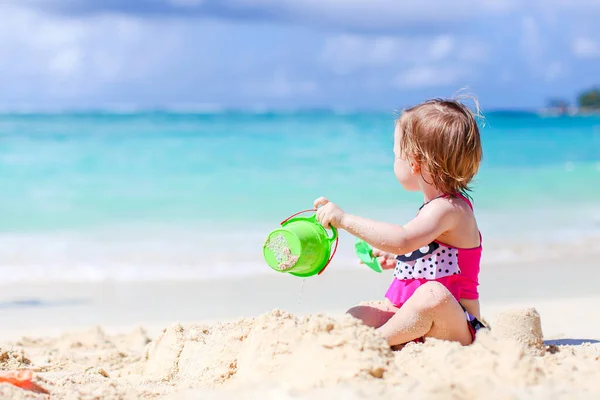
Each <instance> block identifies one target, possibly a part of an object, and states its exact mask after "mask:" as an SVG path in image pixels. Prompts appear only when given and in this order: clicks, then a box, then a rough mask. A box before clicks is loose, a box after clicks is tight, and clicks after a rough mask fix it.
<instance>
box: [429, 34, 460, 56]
mask: <svg viewBox="0 0 600 400" xmlns="http://www.w3.org/2000/svg"><path fill="white" fill-rule="evenodd" d="M454 46H455V43H454V38H453V37H451V36H448V35H442V36H438V37H437V38H435V39H434V40H433V42H432V43H431V45H430V46H429V56H430V57H431V59H433V60H443V59H444V58H446V57H448V56H449V55H450V53H451V52H452V50H453V49H454Z"/></svg>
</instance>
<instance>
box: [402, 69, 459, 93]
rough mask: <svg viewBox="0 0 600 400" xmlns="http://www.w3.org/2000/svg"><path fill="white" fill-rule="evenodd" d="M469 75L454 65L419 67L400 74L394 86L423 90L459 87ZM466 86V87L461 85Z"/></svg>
mask: <svg viewBox="0 0 600 400" xmlns="http://www.w3.org/2000/svg"><path fill="white" fill-rule="evenodd" d="M468 75H469V73H468V71H466V70H465V69H464V68H461V67H458V66H452V65H443V66H430V65H424V66H418V67H414V68H410V69H408V70H406V71H403V72H401V73H399V74H398V75H397V76H396V78H395V79H394V81H393V82H394V85H395V86H396V87H398V88H401V89H421V88H431V87H441V86H451V85H457V84H461V83H464V82H461V80H464V79H466V78H467V76H468ZM461 86H464V85H461Z"/></svg>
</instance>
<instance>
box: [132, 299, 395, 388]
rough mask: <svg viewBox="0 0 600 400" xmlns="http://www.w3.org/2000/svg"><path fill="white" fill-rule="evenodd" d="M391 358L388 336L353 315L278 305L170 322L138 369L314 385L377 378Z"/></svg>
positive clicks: (208, 381) (160, 374)
mask: <svg viewBox="0 0 600 400" xmlns="http://www.w3.org/2000/svg"><path fill="white" fill-rule="evenodd" d="M392 365H393V354H392V352H391V351H390V349H389V346H388V345H387V343H386V342H385V340H383V338H381V337H380V336H379V335H378V334H377V333H376V332H375V330H373V329H370V328H367V327H366V326H364V325H362V324H361V323H360V322H359V321H358V320H356V319H354V318H352V317H350V316H344V317H342V318H338V319H334V318H332V317H327V316H323V315H313V316H310V317H306V318H298V317H296V316H294V315H292V314H289V313H287V312H284V311H279V310H275V311H273V312H271V313H269V314H266V315H263V316H260V317H258V318H256V319H253V318H250V319H242V320H240V321H237V322H233V323H226V324H216V325H213V326H200V325H195V326H190V327H187V328H184V327H182V326H181V325H174V326H171V327H169V328H168V329H166V330H165V331H164V332H163V333H162V334H161V335H160V336H159V337H158V338H157V339H156V340H155V341H154V342H153V343H152V344H151V345H150V346H149V347H148V349H147V352H146V356H145V362H144V363H143V365H142V368H141V371H138V372H141V373H143V374H144V375H146V376H148V377H151V378H153V379H159V380H169V381H173V382H181V383H184V384H187V385H195V386H203V387H211V386H215V385H221V384H223V383H226V382H228V381H233V383H235V384H248V383H256V382H262V381H264V380H271V379H272V380H274V381H280V382H285V383H286V384H287V385H289V386H293V387H306V386H310V387H315V386H324V385H331V384H336V383H339V382H345V381H358V380H370V379H381V378H382V377H383V376H384V374H385V373H386V372H387V371H388V369H389V368H390V366H392Z"/></svg>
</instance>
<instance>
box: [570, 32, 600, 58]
mask: <svg viewBox="0 0 600 400" xmlns="http://www.w3.org/2000/svg"><path fill="white" fill-rule="evenodd" d="M571 48H572V51H573V54H575V56H577V57H580V58H597V57H600V44H599V43H598V42H595V41H594V40H592V39H590V38H588V37H578V38H575V40H574V41H573V44H572V47H571Z"/></svg>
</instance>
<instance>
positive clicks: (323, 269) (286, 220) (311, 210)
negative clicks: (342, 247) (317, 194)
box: [281, 208, 339, 275]
mask: <svg viewBox="0 0 600 400" xmlns="http://www.w3.org/2000/svg"><path fill="white" fill-rule="evenodd" d="M316 211H317V209H316V208H310V209H308V210H303V211H298V212H297V213H295V214H293V215H290V216H289V217H287V218H286V219H284V220H283V221H281V225H283V224H285V223H286V222H288V221H289V220H290V219H292V218H294V217H295V216H297V215H300V214H304V213H307V212H316ZM315 218H316V214H315ZM331 232H332V233H333V236H331V238H330V239H329V240H331V241H332V242H333V241H334V240H335V246H334V247H333V251H332V252H331V256H329V260H327V263H326V264H325V266H324V267H323V268H322V269H321V271H319V273H318V274H317V275H321V274H322V273H323V271H325V268H327V266H328V265H329V263H330V262H331V260H333V256H335V252H336V251H337V248H338V243H339V237H338V232H337V229H336V228H335V227H334V226H332V227H331Z"/></svg>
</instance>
